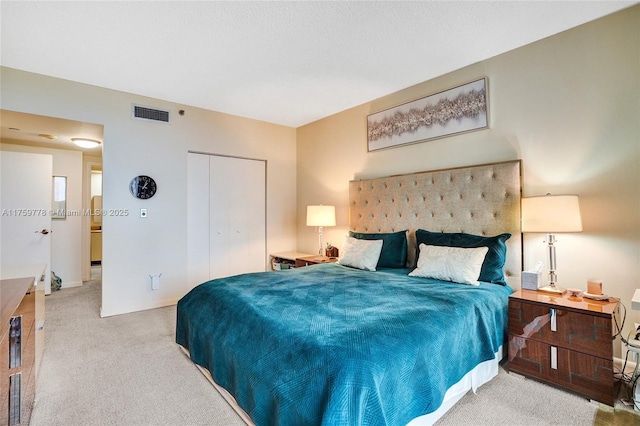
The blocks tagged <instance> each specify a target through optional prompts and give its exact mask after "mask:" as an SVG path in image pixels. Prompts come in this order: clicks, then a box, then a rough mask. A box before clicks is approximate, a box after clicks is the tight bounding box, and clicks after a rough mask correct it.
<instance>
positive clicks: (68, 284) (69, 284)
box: [61, 281, 82, 288]
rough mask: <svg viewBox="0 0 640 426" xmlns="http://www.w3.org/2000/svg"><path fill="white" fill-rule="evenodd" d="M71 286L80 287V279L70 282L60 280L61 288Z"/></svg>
mask: <svg viewBox="0 0 640 426" xmlns="http://www.w3.org/2000/svg"><path fill="white" fill-rule="evenodd" d="M71 287H82V281H71V282H66V281H62V286H61V288H71Z"/></svg>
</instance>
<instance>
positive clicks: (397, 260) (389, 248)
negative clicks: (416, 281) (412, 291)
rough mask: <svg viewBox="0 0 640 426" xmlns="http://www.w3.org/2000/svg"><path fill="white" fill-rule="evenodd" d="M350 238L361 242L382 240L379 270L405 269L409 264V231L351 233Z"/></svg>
mask: <svg viewBox="0 0 640 426" xmlns="http://www.w3.org/2000/svg"><path fill="white" fill-rule="evenodd" d="M349 236H350V237H353V238H357V239H359V240H382V252H381V253H380V259H378V265H377V267H378V268H404V267H405V265H406V263H407V231H406V230H404V231H398V232H389V233H377V234H366V233H363V232H353V231H349Z"/></svg>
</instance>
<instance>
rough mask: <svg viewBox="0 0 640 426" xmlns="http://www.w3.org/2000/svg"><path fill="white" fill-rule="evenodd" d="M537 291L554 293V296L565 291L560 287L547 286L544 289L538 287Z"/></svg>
mask: <svg viewBox="0 0 640 426" xmlns="http://www.w3.org/2000/svg"><path fill="white" fill-rule="evenodd" d="M538 291H544V292H547V293H555V294H564V293H565V292H566V291H567V290H565V289H564V288H562V287H558V286H557V285H547V286H544V287H540V288H539V289H538Z"/></svg>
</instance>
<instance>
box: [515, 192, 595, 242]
mask: <svg viewBox="0 0 640 426" xmlns="http://www.w3.org/2000/svg"><path fill="white" fill-rule="evenodd" d="M522 232H545V233H556V232H582V219H581V218H580V204H579V203H578V196H577V195H551V194H547V195H541V196H539V197H528V198H523V199H522Z"/></svg>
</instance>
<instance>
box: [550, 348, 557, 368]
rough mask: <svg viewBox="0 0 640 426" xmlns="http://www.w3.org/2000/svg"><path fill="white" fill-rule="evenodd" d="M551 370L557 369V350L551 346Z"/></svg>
mask: <svg viewBox="0 0 640 426" xmlns="http://www.w3.org/2000/svg"><path fill="white" fill-rule="evenodd" d="M551 368H552V369H554V370H557V369H558V348H556V347H555V346H551Z"/></svg>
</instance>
